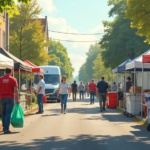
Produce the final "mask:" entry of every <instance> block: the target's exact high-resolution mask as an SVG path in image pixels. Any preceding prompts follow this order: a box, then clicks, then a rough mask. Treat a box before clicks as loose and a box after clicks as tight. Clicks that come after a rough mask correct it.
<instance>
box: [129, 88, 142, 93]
mask: <svg viewBox="0 0 150 150" xmlns="http://www.w3.org/2000/svg"><path fill="white" fill-rule="evenodd" d="M129 93H134V89H129ZM135 93H141V89H135Z"/></svg>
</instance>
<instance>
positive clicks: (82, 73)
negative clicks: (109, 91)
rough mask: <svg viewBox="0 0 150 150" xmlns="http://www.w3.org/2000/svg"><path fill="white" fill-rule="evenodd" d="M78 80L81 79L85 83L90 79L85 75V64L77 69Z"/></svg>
mask: <svg viewBox="0 0 150 150" xmlns="http://www.w3.org/2000/svg"><path fill="white" fill-rule="evenodd" d="M78 78H79V81H80V82H81V81H83V83H84V84H85V83H87V82H89V81H90V79H89V78H88V77H87V75H86V73H85V64H83V65H82V66H81V67H80V70H79V76H78Z"/></svg>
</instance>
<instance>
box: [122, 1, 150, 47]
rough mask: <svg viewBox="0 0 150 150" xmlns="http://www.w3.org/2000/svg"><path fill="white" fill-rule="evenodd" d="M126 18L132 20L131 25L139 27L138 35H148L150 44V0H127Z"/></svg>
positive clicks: (147, 38)
mask: <svg viewBox="0 0 150 150" xmlns="http://www.w3.org/2000/svg"><path fill="white" fill-rule="evenodd" d="M127 6H128V8H127V9H126V11H125V12H126V18H129V19H131V20H132V22H131V27H132V28H137V29H138V31H137V32H136V34H137V35H140V36H146V40H145V42H147V43H149V44H150V25H149V24H150V0H127Z"/></svg>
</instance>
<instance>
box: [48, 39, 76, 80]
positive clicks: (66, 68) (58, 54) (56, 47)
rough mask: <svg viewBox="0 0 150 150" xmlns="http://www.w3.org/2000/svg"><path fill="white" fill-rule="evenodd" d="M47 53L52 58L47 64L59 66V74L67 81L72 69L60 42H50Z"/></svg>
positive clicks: (65, 50)
mask: <svg viewBox="0 0 150 150" xmlns="http://www.w3.org/2000/svg"><path fill="white" fill-rule="evenodd" d="M48 51H49V54H51V55H52V57H53V60H52V61H51V62H49V65H56V66H59V67H60V70H61V74H62V75H66V76H67V78H68V80H67V81H69V80H70V78H71V77H72V73H73V71H74V69H73V67H72V64H71V62H70V58H69V57H68V53H67V49H66V48H65V47H64V46H63V45H62V44H61V43H60V42H56V41H51V43H50V45H49V48H48Z"/></svg>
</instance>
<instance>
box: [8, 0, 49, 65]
mask: <svg viewBox="0 0 150 150" xmlns="http://www.w3.org/2000/svg"><path fill="white" fill-rule="evenodd" d="M18 11H19V12H20V14H19V15H16V14H15V15H14V17H13V18H11V20H10V21H11V24H10V52H11V53H12V54H13V55H15V56H16V57H18V58H20V59H21V60H25V59H28V60H29V61H31V62H32V63H34V64H36V65H44V64H48V62H50V61H51V60H52V59H51V58H50V57H51V55H48V52H46V51H45V50H44V47H45V46H46V47H48V45H49V43H50V41H48V42H44V41H45V39H46V38H45V33H44V32H43V26H42V25H41V22H40V20H36V17H37V16H38V15H39V14H40V13H41V11H42V9H41V8H40V6H39V4H38V3H37V0H32V1H31V2H30V3H29V4H27V5H24V4H22V3H21V4H18Z"/></svg>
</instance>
